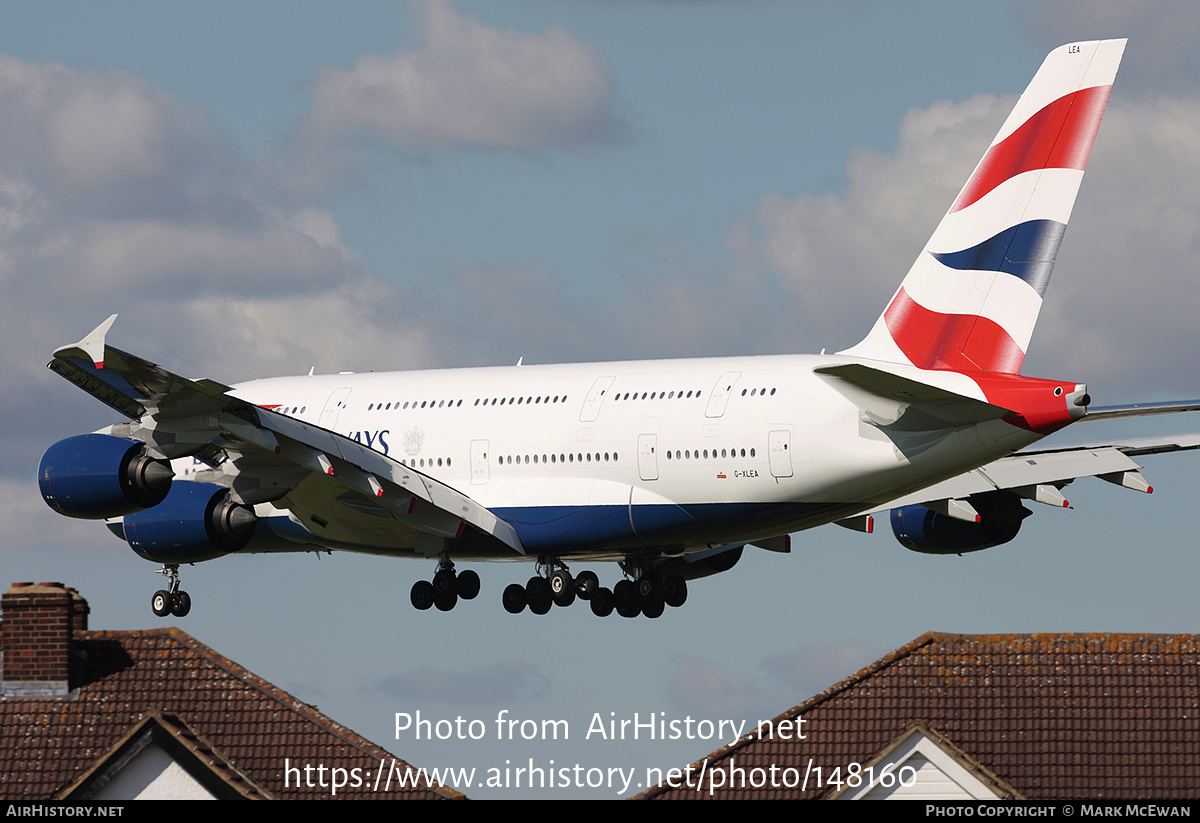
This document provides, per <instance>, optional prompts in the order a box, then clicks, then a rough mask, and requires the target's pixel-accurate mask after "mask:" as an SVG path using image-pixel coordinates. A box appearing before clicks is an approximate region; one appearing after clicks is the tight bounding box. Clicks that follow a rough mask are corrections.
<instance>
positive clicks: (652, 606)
mask: <svg viewBox="0 0 1200 823" xmlns="http://www.w3.org/2000/svg"><path fill="white" fill-rule="evenodd" d="M666 607H667V604H666V603H664V602H663V600H662V598H661V597H652V598H650V599H649V600H643V601H642V614H644V615H646V617H649V618H650V619H654V618H655V617H662V613H663V611H664V610H665V609H666Z"/></svg>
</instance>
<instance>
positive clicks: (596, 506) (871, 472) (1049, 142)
mask: <svg viewBox="0 0 1200 823" xmlns="http://www.w3.org/2000/svg"><path fill="white" fill-rule="evenodd" d="M1124 46H1125V41H1123V40H1105V41H1098V42H1088V43H1075V44H1071V45H1067V46H1063V47H1061V48H1058V49H1056V50H1054V51H1053V52H1051V53H1050V55H1049V56H1048V57H1047V58H1046V61H1045V62H1044V63H1043V65H1042V67H1041V69H1040V70H1039V71H1038V73H1037V75H1036V76H1035V77H1034V79H1033V81H1032V82H1031V83H1030V85H1029V88H1028V89H1026V91H1025V93H1024V95H1022V97H1021V98H1020V100H1019V101H1018V103H1017V105H1016V108H1015V109H1014V110H1013V112H1012V114H1011V115H1009V117H1008V120H1007V121H1006V122H1005V123H1004V126H1003V127H1002V128H1001V129H1000V133H999V134H998V135H997V136H996V138H995V140H993V141H992V144H991V146H990V147H989V148H988V150H987V152H986V153H985V154H984V156H983V159H982V160H981V161H980V163H979V166H978V167H977V168H976V169H975V172H974V173H973V174H972V175H971V177H970V179H969V180H968V181H967V184H966V185H965V186H964V188H963V190H962V192H961V193H960V194H959V195H958V197H957V198H956V199H955V201H954V203H953V205H952V206H951V207H950V210H949V212H948V213H947V214H946V216H945V218H943V220H942V222H941V223H940V224H939V225H938V227H937V230H936V231H935V232H934V234H933V237H932V238H931V239H930V241H929V243H928V244H927V245H926V247H925V249H924V250H923V251H922V252H921V254H920V256H919V257H918V258H917V261H916V263H914V264H913V267H912V268H911V269H910V270H909V272H908V275H907V276H906V277H905V279H904V281H903V282H902V283H901V285H900V288H899V290H898V291H897V292H896V294H895V296H894V297H893V298H892V300H891V302H890V303H888V305H887V308H886V309H885V310H884V312H883V314H882V315H881V316H880V318H879V319H878V321H877V322H876V323H875V326H874V328H872V329H871V331H870V333H869V334H868V335H867V336H866V338H865V339H864V340H863V341H862V342H861V343H859V344H858V345H856V346H854V347H852V348H850V349H847V350H845V351H843V352H839V353H837V354H834V355H824V354H822V355H820V356H801V355H795V356H769V357H729V358H719V359H704V360H660V361H644V362H627V363H585V364H578V365H546V366H522V365H517V366H513V367H505V368H476V369H451V370H444V371H425V372H392V373H370V374H338V375H320V376H318V375H312V374H310V375H308V376H303V377H286V378H273V379H266V380H257V381H254V382H250V383H243V384H240V385H238V386H234V387H229V386H225V385H222V384H220V383H216V382H213V381H211V380H188V379H185V378H183V377H179V376H177V375H175V374H172V373H171V372H169V371H166V370H165V369H163V368H161V367H159V366H157V365H155V364H153V363H149V362H147V361H145V360H142V359H140V358H138V357H135V356H133V355H130V354H127V353H125V352H123V351H120V350H118V349H115V348H112V347H109V346H107V345H106V344H105V338H106V335H107V333H108V331H109V328H110V327H111V326H112V323H113V321H114V319H115V317H116V316H115V315H114V316H113V317H110V318H109V319H108V320H106V321H105V322H104V323H102V324H101V325H100V326H99V327H98V328H97V329H96V330H94V331H93V332H92V333H91V334H89V335H88V336H86V337H85V338H84V339H83V340H81V341H80V342H78V343H76V344H73V345H70V346H65V347H63V348H60V349H58V350H57V351H56V352H55V353H54V359H53V361H52V362H51V363H50V364H49V365H50V368H51V369H53V370H54V371H56V372H58V373H59V374H61V375H62V376H63V377H66V378H67V379H68V380H70V381H71V382H73V383H75V384H76V385H78V386H80V387H81V388H83V389H84V390H85V391H87V392H89V393H91V394H92V395H94V396H96V397H97V398H99V399H100V400H102V401H103V402H105V403H107V404H108V405H109V406H111V407H113V408H114V409H116V410H117V411H119V412H121V413H122V414H124V415H125V416H126V417H128V418H129V422H125V423H120V424H117V425H114V426H112V427H111V428H109V429H107V430H105V431H104V432H103V433H96V434H86V435H81V436H77V437H72V438H69V439H67V440H63V441H61V442H59V443H57V444H55V445H54V446H52V447H51V448H50V449H49V450H48V451H47V452H46V454H45V456H44V457H43V459H42V464H41V469H40V474H39V482H40V485H41V491H42V495H43V497H44V498H45V500H46V502H47V503H49V504H50V506H51V507H53V508H54V509H55V510H57V511H59V512H61V513H62V514H65V515H68V516H71V517H84V518H95V519H106V520H107V521H108V526H109V528H110V529H111V530H112V531H113V532H115V533H116V534H118V535H119V536H121V537H123V538H124V539H125V540H127V541H128V542H129V545H130V546H131V547H132V548H133V550H134V551H135V552H137V553H138V554H139V555H141V556H142V557H144V558H146V559H147V560H152V561H155V562H158V563H162V564H164V566H163V569H162V570H161V571H162V572H163V573H164V574H165V575H166V576H167V578H168V581H169V582H168V587H167V589H165V590H162V591H159V592H156V593H155V595H154V598H153V606H154V611H155V612H156V613H157V614H159V615H166V614H168V613H173V614H175V615H177V616H183V615H185V614H186V613H187V612H188V610H189V609H190V603H191V601H190V598H189V597H188V595H187V593H186V592H184V591H181V590H180V589H179V574H178V568H179V564H181V563H193V562H197V561H202V560H211V559H214V558H217V557H221V556H224V555H227V554H235V553H247V552H307V551H321V550H346V551H357V552H369V553H374V554H381V555H389V556H398V557H400V556H403V557H423V558H428V559H431V560H436V561H437V571H436V574H435V575H434V577H433V580H432V581H428V580H422V581H419V582H418V583H417V584H415V585H414V586H413V588H412V602H413V604H414V605H415V606H416V607H417V608H420V609H427V608H429V607H430V606H433V605H436V606H437V607H438V608H439V609H442V610H448V609H451V608H453V607H454V605H455V603H456V602H457V600H458V599H459V598H464V599H470V598H473V597H475V595H476V594H477V593H478V591H479V577H478V575H477V574H475V573H474V572H473V571H469V570H468V571H463V572H457V571H456V569H455V562H456V561H473V560H532V561H536V563H537V571H538V574H536V575H535V576H534V577H533V578H531V579H530V580H529V582H528V583H527V584H525V585H521V584H519V583H514V584H513V585H511V586H509V587H508V588H507V589H506V590H505V592H504V596H503V603H504V606H505V608H506V609H507V610H508V611H510V612H514V613H516V612H520V611H522V610H523V609H524V608H525V607H526V606H528V607H529V608H530V609H531V610H533V611H535V612H537V613H545V612H547V611H549V610H550V608H551V604H552V603H557V604H559V605H563V606H565V605H569V604H570V603H571V602H572V601H573V600H574V599H575V597H576V596H577V595H578V596H579V597H581V598H583V599H586V600H590V602H591V608H592V610H593V611H594V612H595V613H596V614H598V615H601V616H603V615H607V614H609V613H611V612H612V611H613V609H614V607H615V608H616V609H617V611H618V612H619V613H621V614H623V615H626V616H630V617H632V616H635V615H637V614H639V613H641V614H645V615H647V616H648V617H657V616H658V615H660V614H662V612H663V610H664V606H665V605H671V606H678V605H681V604H682V603H683V601H684V599H685V598H686V595H687V585H686V582H685V581H686V580H688V579H694V578H697V577H702V576H705V575H709V574H713V573H715V572H720V571H725V570H727V569H729V568H731V567H732V566H733V565H734V564H735V563H736V562H737V560H738V559H739V558H740V556H741V553H742V551H743V549H744V547H745V546H747V545H754V546H758V547H760V548H764V549H769V550H776V551H786V550H787V548H788V541H789V537H788V535H789V534H790V533H792V532H796V531H800V530H803V529H810V528H813V527H815V526H820V525H823V524H827V523H838V524H840V525H843V526H848V527H850V528H854V529H859V530H863V531H870V530H871V528H872V523H873V518H872V514H873V513H878V512H882V511H888V510H890V512H891V516H890V519H891V524H892V527H893V529H894V531H895V534H896V537H897V538H898V539H899V540H900V542H901V543H903V544H904V545H905V546H906V547H908V548H910V549H913V550H915V551H920V552H931V553H961V552H965V551H975V550H978V549H983V548H988V547H990V546H995V545H998V544H1001V543H1005V542H1008V541H1009V540H1012V539H1013V538H1014V537H1015V536H1016V534H1017V531H1018V529H1019V528H1020V525H1021V521H1022V519H1023V518H1024V517H1026V516H1027V515H1028V514H1029V509H1028V508H1026V506H1025V505H1024V504H1025V502H1026V501H1036V502H1040V503H1047V504H1050V505H1055V506H1064V505H1066V500H1065V499H1064V498H1063V495H1062V493H1061V490H1062V489H1063V487H1065V486H1066V485H1067V484H1068V483H1070V482H1071V481H1072V480H1074V479H1076V478H1078V477H1084V476H1098V477H1101V478H1103V479H1105V480H1109V481H1112V482H1114V483H1118V484H1120V485H1123V486H1126V487H1128V488H1132V489H1139V490H1141V491H1150V487H1149V486H1148V484H1147V483H1146V482H1145V480H1144V479H1143V478H1142V476H1141V475H1140V474H1139V472H1138V469H1139V468H1140V466H1139V465H1138V464H1137V463H1136V462H1135V461H1134V459H1133V458H1134V457H1136V456H1137V455H1138V454H1142V453H1147V452H1151V451H1159V450H1167V449H1176V448H1196V447H1198V446H1200V436H1188V437H1183V438H1175V439H1161V440H1153V441H1140V442H1125V443H1121V442H1117V443H1111V444H1107V445H1091V446H1089V447H1079V448H1059V449H1050V450H1041V451H1039V450H1036V449H1031V448H1030V447H1031V446H1032V445H1033V444H1034V443H1036V442H1037V441H1038V440H1040V439H1041V438H1043V437H1045V436H1046V435H1048V434H1050V433H1051V432H1054V431H1057V430H1059V429H1061V428H1063V427H1064V426H1067V425H1070V424H1072V423H1075V422H1077V421H1079V420H1090V419H1095V418H1099V417H1115V416H1130V415H1135V414H1151V413H1160V412H1165V411H1182V410H1188V409H1195V408H1200V402H1195V401H1189V402H1178V403H1169V404H1161V405H1155V406H1130V407H1106V408H1099V409H1098V408H1094V407H1091V408H1089V406H1090V402H1091V401H1090V399H1089V396H1088V393H1087V390H1086V388H1085V386H1084V385H1083V384H1080V383H1076V382H1074V381H1060V380H1042V379H1035V378H1029V377H1023V376H1022V375H1021V374H1020V368H1021V362H1022V360H1023V358H1024V355H1025V351H1026V349H1027V346H1028V343H1029V339H1030V335H1031V334H1032V332H1033V327H1034V323H1035V322H1036V320H1037V315H1038V310H1039V309H1040V307H1041V303H1042V295H1043V294H1044V292H1045V289H1046V284H1047V282H1048V281H1049V279H1050V271H1051V267H1052V266H1053V264H1054V258H1055V255H1056V253H1057V251H1058V247H1059V243H1060V241H1061V239H1062V236H1063V232H1064V231H1065V229H1066V225H1067V219H1068V217H1069V215H1070V212H1071V207H1072V205H1073V203H1074V201H1075V195H1076V192H1077V191H1078V189H1079V184H1080V181H1081V179H1082V177H1083V170H1084V167H1085V165H1086V163H1087V159H1088V155H1089V153H1090V151H1091V147H1092V142H1093V140H1094V138H1095V135H1096V131H1097V129H1098V128H1099V125H1100V118H1101V116H1102V114H1103V112H1104V106H1105V103H1106V101H1107V100H1108V95H1109V91H1110V89H1111V87H1112V82H1113V78H1114V77H1115V75H1116V71H1117V66H1118V64H1119V62H1120V59H1121V54H1122V52H1123V50H1124ZM1018 450H1022V451H1021V452H1020V454H1019V455H1017V456H1012V455H1013V454H1014V452H1017V451H1018ZM601 560H611V561H618V562H619V563H620V565H621V569H622V571H623V573H624V576H625V579H623V580H621V581H620V582H619V583H617V584H616V585H615V586H614V587H613V588H612V589H611V590H610V589H609V588H607V587H602V586H601V585H600V581H599V579H598V577H597V576H596V574H595V573H593V572H590V571H583V572H581V573H578V574H576V575H574V576H573V575H572V574H571V572H570V571H569V570H568V565H567V564H568V563H572V564H573V563H575V562H576V561H601Z"/></svg>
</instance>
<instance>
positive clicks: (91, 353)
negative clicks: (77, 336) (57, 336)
mask: <svg viewBox="0 0 1200 823" xmlns="http://www.w3.org/2000/svg"><path fill="white" fill-rule="evenodd" d="M116 319H117V316H116V315H115V314H114V315H111V316H110V317H109V318H108V319H107V320H105V321H104V322H103V323H101V324H100V325H99V326H97V327H96V328H94V329H92V331H91V333H90V334H88V335H87V337H85V338H83V339H82V340H80V341H79V342H78V343H72V344H71V345H69V346H62V347H61V348H57V349H55V350H54V356H55V357H61V356H64V355H67V354H71V353H73V352H82V353H83V354H84V355H86V356H87V358H88V359H89V360H91V361H92V362H93V363H95V364H96V368H97V369H102V368H104V338H105V336H106V335H107V334H108V330H109V329H110V328H112V324H113V323H114V322H116Z"/></svg>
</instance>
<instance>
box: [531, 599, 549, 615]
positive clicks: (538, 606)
mask: <svg viewBox="0 0 1200 823" xmlns="http://www.w3.org/2000/svg"><path fill="white" fill-rule="evenodd" d="M552 605H554V601H553V600H531V601H530V602H529V611H531V612H533V613H534V614H546V613H547V612H549V611H550V607H551V606H552Z"/></svg>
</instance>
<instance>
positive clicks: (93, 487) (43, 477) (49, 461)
mask: <svg viewBox="0 0 1200 823" xmlns="http://www.w3.org/2000/svg"><path fill="white" fill-rule="evenodd" d="M172 477H174V473H173V472H172V471H171V464H170V463H168V462H167V461H165V460H156V459H154V458H152V457H150V456H149V455H148V454H146V446H145V444H144V443H142V442H141V441H140V440H134V439H133V438H129V437H114V436H112V435H109V434H81V435H78V436H76V437H68V438H67V439H66V440H60V441H58V442H57V443H55V444H54V445H53V446H51V447H50V448H49V449H47V450H46V453H45V454H44V455H42V465H41V467H40V468H39V469H38V486H39V487H40V488H41V491H42V499H43V500H45V501H46V503H47V504H48V505H49V506H50V508H52V509H54V510H55V511H56V512H58V513H59V514H65V515H66V516H67V517H80V518H83V519H86V520H100V519H102V518H105V517H120V516H121V515H123V514H130V513H131V512H136V511H140V510H141V509H148V508H151V507H153V506H157V505H158V504H159V503H161V502H162V501H163V500H164V499H165V498H166V496H167V493H168V492H169V491H170V489H171V478H172Z"/></svg>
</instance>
